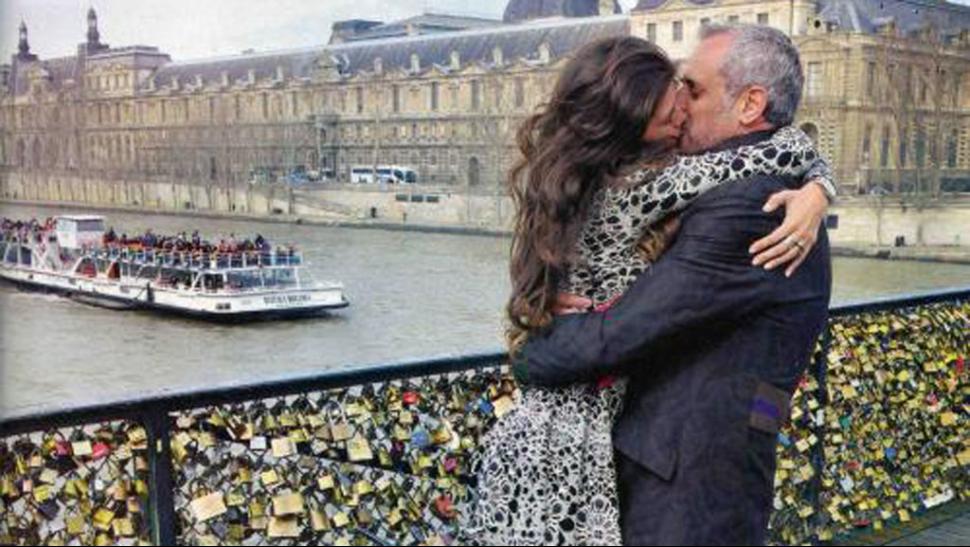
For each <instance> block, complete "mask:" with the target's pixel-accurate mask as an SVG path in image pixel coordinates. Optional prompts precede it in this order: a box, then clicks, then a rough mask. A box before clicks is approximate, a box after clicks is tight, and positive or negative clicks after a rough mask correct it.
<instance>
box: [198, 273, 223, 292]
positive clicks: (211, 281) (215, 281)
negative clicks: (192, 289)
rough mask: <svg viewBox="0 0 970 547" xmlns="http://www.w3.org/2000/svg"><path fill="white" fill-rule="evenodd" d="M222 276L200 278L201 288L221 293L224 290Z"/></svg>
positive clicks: (208, 275)
mask: <svg viewBox="0 0 970 547" xmlns="http://www.w3.org/2000/svg"><path fill="white" fill-rule="evenodd" d="M225 285H226V284H225V280H224V279H223V277H222V275H213V274H206V275H204V276H202V288H203V289H205V290H207V291H221V290H222V289H224V288H225Z"/></svg>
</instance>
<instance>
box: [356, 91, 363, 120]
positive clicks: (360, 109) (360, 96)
mask: <svg viewBox="0 0 970 547" xmlns="http://www.w3.org/2000/svg"><path fill="white" fill-rule="evenodd" d="M355 94H356V99H357V113H358V114H363V113H364V88H362V87H358V88H357V89H356V90H355Z"/></svg>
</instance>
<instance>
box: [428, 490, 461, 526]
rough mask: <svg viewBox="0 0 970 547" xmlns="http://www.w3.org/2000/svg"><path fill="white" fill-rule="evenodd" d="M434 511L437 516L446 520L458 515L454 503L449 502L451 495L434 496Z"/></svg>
mask: <svg viewBox="0 0 970 547" xmlns="http://www.w3.org/2000/svg"><path fill="white" fill-rule="evenodd" d="M434 511H435V513H437V514H438V516H439V517H441V518H443V519H446V520H451V519H453V518H455V517H456V516H458V511H456V510H455V504H454V503H452V502H451V497H450V496H448V495H445V494H442V495H440V496H438V497H437V498H435V500H434Z"/></svg>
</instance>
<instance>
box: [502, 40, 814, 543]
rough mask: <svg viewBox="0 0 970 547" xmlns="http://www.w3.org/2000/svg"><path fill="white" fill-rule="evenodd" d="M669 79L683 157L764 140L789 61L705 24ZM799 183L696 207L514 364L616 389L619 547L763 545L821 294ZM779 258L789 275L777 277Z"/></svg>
mask: <svg viewBox="0 0 970 547" xmlns="http://www.w3.org/2000/svg"><path fill="white" fill-rule="evenodd" d="M682 76H683V81H684V83H685V86H684V89H683V91H684V92H685V93H689V97H685V98H683V100H685V101H686V105H687V106H686V109H687V112H688V116H689V120H688V121H687V127H686V128H685V130H684V136H683V137H682V141H681V148H682V149H683V150H684V151H686V152H688V153H691V152H701V151H704V150H712V149H713V150H717V149H728V148H736V147H738V146H743V145H749V144H753V143H756V142H759V141H762V140H765V139H768V138H770V137H771V135H772V133H773V132H774V131H775V130H777V129H778V128H780V127H781V126H783V125H788V124H791V123H792V121H793V120H794V117H795V111H796V110H797V108H798V103H799V100H800V98H801V87H802V71H801V65H800V62H799V59H798V53H797V51H796V50H795V48H794V46H793V45H792V43H791V41H790V40H789V39H788V38H787V37H786V36H785V35H784V34H782V33H780V32H778V31H776V30H773V29H770V28H766V27H755V26H733V27H721V26H718V27H708V28H706V29H705V30H704V33H703V35H702V40H701V42H700V44H699V45H698V47H697V50H696V51H695V53H694V54H693V55H692V56H691V57H690V58H689V59H688V60H687V61H686V62H685V64H684V68H683V75H682ZM783 155H784V154H781V155H778V156H776V157H772V158H768V157H767V156H766V157H765V159H766V160H769V161H775V160H777V161H779V162H784V161H786V160H785V159H784V158H782V156H783ZM798 183H799V181H796V180H793V179H789V178H785V177H777V176H753V177H750V178H748V179H746V180H743V181H739V182H737V183H735V184H731V185H724V186H722V187H720V188H717V189H715V190H712V191H711V192H709V193H707V194H705V195H704V196H701V197H700V198H698V199H697V201H696V202H695V203H694V205H692V206H691V207H690V208H689V209H688V210H687V211H686V212H685V213H684V214H683V216H682V218H681V228H680V232H679V234H678V235H677V239H676V241H675V242H674V243H673V244H672V245H671V247H670V248H669V250H668V251H667V252H666V254H665V255H664V256H663V257H662V258H661V259H660V260H658V261H657V262H656V264H654V265H653V266H652V267H651V268H650V269H649V270H647V271H646V272H645V273H644V274H643V275H641V276H640V278H639V279H638V280H637V281H636V283H634V284H633V285H632V286H631V287H630V288H629V289H628V290H627V291H626V293H625V294H624V295H623V296H622V298H620V300H619V301H618V302H617V303H616V304H614V305H613V306H612V307H611V308H610V309H609V310H607V311H605V312H601V313H582V314H566V315H561V316H559V317H557V318H556V320H555V321H554V322H553V325H552V326H551V328H550V329H548V330H547V331H544V332H542V333H540V334H538V335H535V336H533V337H531V338H530V340H529V342H528V343H527V344H526V345H525V346H524V348H523V349H522V350H521V351H520V352H519V354H518V356H517V358H516V360H515V362H514V363H513V367H514V369H515V370H516V376H517V377H519V378H522V379H524V381H525V382H526V383H528V384H535V385H543V386H561V385H569V384H574V383H577V382H584V381H592V380H595V379H597V378H601V377H603V376H604V375H609V374H622V375H626V376H628V377H629V378H630V381H629V384H628V386H629V387H628V390H627V400H626V403H625V406H624V410H623V413H622V414H621V416H620V417H619V419H618V421H617V423H616V425H615V428H614V430H613V445H614V447H615V449H616V465H617V480H618V487H619V493H620V513H621V519H620V521H621V527H622V530H623V542H624V544H626V545H714V544H730V545H751V544H754V545H758V544H763V543H764V541H765V535H766V531H767V527H768V518H769V515H770V512H771V508H772V502H773V500H774V477H775V469H776V461H775V458H776V456H775V450H776V448H777V447H776V444H777V439H778V433H779V430H780V428H781V427H782V425H783V424H784V423H785V421H786V420H787V419H788V413H789V404H790V399H791V395H792V393H793V392H794V390H795V388H796V386H797V385H798V383H799V381H800V380H801V378H802V377H803V376H804V374H805V371H806V368H807V365H808V362H809V360H810V356H811V353H812V349H813V347H814V344H815V341H816V339H817V337H818V335H819V333H820V332H821V330H822V328H823V327H824V325H825V323H826V320H827V316H828V305H829V297H830V293H831V259H830V256H829V247H828V241H827V237H826V233H825V230H824V228H821V226H820V224H821V219H822V217H823V216H824V211H825V210H826V208H827V205H828V201H827V196H826V192H825V191H823V189H822V187H821V186H820V185H818V184H814V183H810V184H807V185H805V186H804V187H803V188H801V189H799V190H794V189H793V188H798V186H799V184H798ZM769 197H770V199H769ZM766 199H767V200H768V205H765V206H764V207H763V204H764V203H765V201H766ZM781 205H784V206H785V207H787V208H788V209H789V211H788V213H789V216H791V215H792V213H793V211H792V209H793V208H808V210H810V211H812V214H803V215H798V216H801V217H803V218H810V219H811V220H810V221H806V222H807V224H806V225H788V224H787V223H786V222H782V215H780V214H779V212H778V211H777V210H776V209H777V208H778V207H779V206H781ZM772 230H774V231H772ZM768 232H771V235H769V236H768V237H766V238H762V239H760V240H758V238H759V237H760V236H761V235H762V234H765V233H768ZM756 240H757V241H756ZM816 243H817V244H816ZM793 259H794V260H795V265H796V266H798V265H800V267H799V268H797V270H795V269H793V268H789V269H788V270H787V271H786V272H785V275H783V274H782V272H780V271H777V270H776V269H775V266H776V265H778V264H781V263H788V262H790V261H791V260H793ZM559 303H560V307H561V308H564V309H569V308H580V309H581V308H583V307H584V306H585V305H586V304H587V302H583V301H581V300H580V299H577V298H576V297H569V296H567V295H563V296H562V297H560V302H559Z"/></svg>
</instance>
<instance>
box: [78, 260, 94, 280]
mask: <svg viewBox="0 0 970 547" xmlns="http://www.w3.org/2000/svg"><path fill="white" fill-rule="evenodd" d="M77 273H79V274H81V275H84V276H87V277H95V276H96V275H98V266H97V264H95V263H94V259H92V258H85V259H83V260H81V263H80V264H78V266H77Z"/></svg>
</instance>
